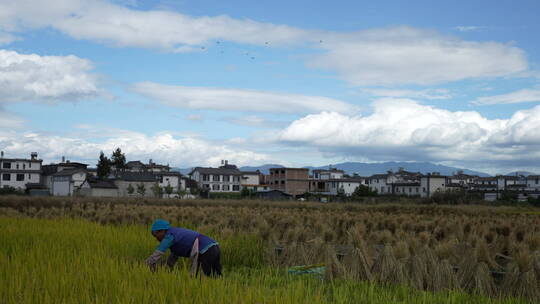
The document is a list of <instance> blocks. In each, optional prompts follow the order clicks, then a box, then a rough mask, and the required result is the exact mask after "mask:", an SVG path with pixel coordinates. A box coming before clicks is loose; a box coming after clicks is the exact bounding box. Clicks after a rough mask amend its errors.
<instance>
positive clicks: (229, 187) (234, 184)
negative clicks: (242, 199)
mask: <svg viewBox="0 0 540 304" xmlns="http://www.w3.org/2000/svg"><path fill="white" fill-rule="evenodd" d="M189 176H190V178H191V179H192V180H194V181H196V182H197V184H198V185H199V188H200V189H201V190H202V191H208V192H240V190H241V189H240V186H241V178H242V172H240V170H238V168H237V167H236V166H235V165H229V164H228V162H227V161H223V165H222V166H220V167H219V168H204V167H196V168H194V169H193V170H192V171H191V172H190V173H189Z"/></svg>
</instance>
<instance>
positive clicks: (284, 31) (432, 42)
mask: <svg viewBox="0 0 540 304" xmlns="http://www.w3.org/2000/svg"><path fill="white" fill-rule="evenodd" d="M0 1H1V0H0ZM0 3H1V4H0V11H2V12H1V13H0V28H2V29H3V30H4V31H5V32H6V33H17V32H20V31H23V30H28V29H35V28H46V27H51V28H54V29H56V30H59V31H61V32H63V33H65V34H67V35H69V36H71V37H73V38H76V39H86V40H91V41H96V42H100V43H105V44H107V45H112V46H118V47H143V48H153V49H161V50H166V51H170V52H180V53H181V52H189V51H193V50H196V49H199V46H201V45H206V44H209V43H210V42H211V41H214V40H223V41H232V42H235V43H243V44H252V45H260V46H266V47H275V46H283V45H287V46H289V45H298V46H302V47H311V48H316V49H320V50H322V53H321V54H319V55H314V56H311V57H310V59H308V60H307V63H308V65H309V66H311V67H316V68H323V69H328V70H331V71H335V72H337V73H338V74H339V75H340V76H341V77H342V78H343V79H345V80H346V81H348V82H349V83H351V84H353V85H361V86H366V85H394V84H420V85H426V84H433V83H442V82H448V81H457V80H463V79H469V78H486V77H500V76H509V75H514V74H516V73H519V72H525V71H526V70H527V59H526V57H525V54H524V52H523V51H522V50H521V49H519V48H518V47H515V46H512V45H507V44H502V43H498V42H475V41H465V40H462V39H459V38H456V37H452V36H446V35H442V34H440V33H438V32H435V31H430V30H424V29H419V28H414V27H406V26H400V27H388V28H377V29H368V30H363V31H358V32H343V33H340V32H329V31H318V30H306V29H301V28H297V27H292V26H287V25H280V24H272V23H263V22H257V21H254V20H249V19H235V18H231V17H229V16H202V17H193V16H189V15H185V14H180V13H176V12H172V11H165V10H150V11H142V10H137V9H133V8H128V7H124V6H120V5H117V4H114V3H110V2H107V1H104V0H95V1H82V0H50V1H41V2H37V3H36V1H30V0H18V1H2V2H0ZM463 29H465V30H467V29H469V30H470V29H472V27H463ZM320 41H322V43H319V42H320ZM267 42H269V44H266V43H267Z"/></svg>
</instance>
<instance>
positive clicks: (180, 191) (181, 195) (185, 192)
mask: <svg viewBox="0 0 540 304" xmlns="http://www.w3.org/2000/svg"><path fill="white" fill-rule="evenodd" d="M176 194H178V196H179V197H180V198H184V196H185V195H186V194H187V191H186V190H178V192H176Z"/></svg>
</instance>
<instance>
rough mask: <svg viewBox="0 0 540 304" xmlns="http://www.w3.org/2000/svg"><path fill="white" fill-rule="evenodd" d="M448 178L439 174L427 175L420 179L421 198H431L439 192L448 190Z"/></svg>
mask: <svg viewBox="0 0 540 304" xmlns="http://www.w3.org/2000/svg"><path fill="white" fill-rule="evenodd" d="M447 179H448V178H447V177H446V176H443V175H438V174H427V175H423V176H422V177H421V178H420V187H421V188H422V189H421V190H420V191H421V193H420V196H421V197H430V196H432V195H433V194H435V193H437V192H445V191H446V190H447V187H446V186H447V183H448V181H447Z"/></svg>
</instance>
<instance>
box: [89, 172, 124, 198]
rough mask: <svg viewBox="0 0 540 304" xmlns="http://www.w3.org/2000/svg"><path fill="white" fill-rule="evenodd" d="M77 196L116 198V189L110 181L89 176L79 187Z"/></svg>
mask: <svg viewBox="0 0 540 304" xmlns="http://www.w3.org/2000/svg"><path fill="white" fill-rule="evenodd" d="M79 195H81V196H89V197H118V196H119V195H118V187H117V186H116V185H115V184H114V182H113V181H111V180H105V181H104V180H99V179H96V178H94V177H93V176H89V177H88V178H87V179H86V180H85V181H84V182H83V184H82V185H81V187H80V190H79Z"/></svg>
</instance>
